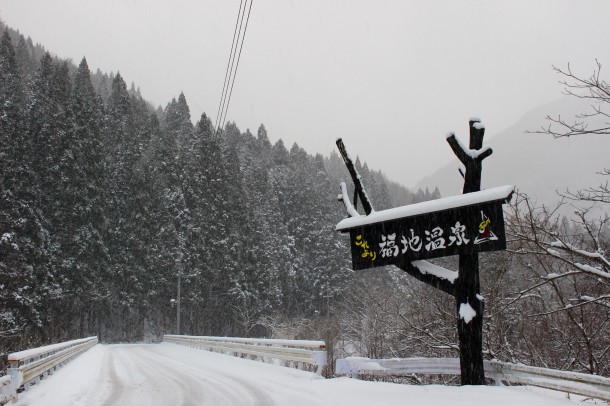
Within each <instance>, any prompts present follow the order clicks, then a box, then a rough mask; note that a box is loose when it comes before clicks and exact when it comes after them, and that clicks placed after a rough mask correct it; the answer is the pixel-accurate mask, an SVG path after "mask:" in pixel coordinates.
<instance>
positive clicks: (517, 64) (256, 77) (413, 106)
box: [0, 0, 610, 186]
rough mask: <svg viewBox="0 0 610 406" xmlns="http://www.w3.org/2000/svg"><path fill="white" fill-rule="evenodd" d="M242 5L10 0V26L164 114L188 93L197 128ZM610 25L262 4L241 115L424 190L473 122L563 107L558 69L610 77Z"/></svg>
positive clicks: (490, 7) (477, 11) (495, 13)
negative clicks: (342, 150) (108, 75)
mask: <svg viewBox="0 0 610 406" xmlns="http://www.w3.org/2000/svg"><path fill="white" fill-rule="evenodd" d="M239 6H240V2H239V1H238V0H217V1H211V0H205V1H204V0H171V1H169V0H168V1H161V0H122V1H119V0H53V1H50V0H0V18H1V19H2V20H3V21H4V22H5V23H6V24H7V25H9V26H11V27H13V28H16V29H18V30H20V31H21V32H22V33H23V34H25V35H26V36H30V37H31V38H32V40H33V41H34V42H38V43H41V44H43V45H44V46H45V47H46V48H47V49H48V50H50V51H51V52H53V53H55V54H57V55H58V56H60V57H63V58H71V59H72V60H73V61H74V62H75V63H78V62H79V61H80V59H81V58H82V57H83V56H86V57H87V61H88V63H89V67H90V68H91V69H93V70H95V69H97V68H100V69H101V70H102V71H106V72H110V71H113V72H117V71H119V72H120V73H121V75H123V77H124V78H125V80H126V81H127V82H128V83H130V82H132V81H133V82H135V84H136V86H139V87H140V89H141V92H142V94H143V96H144V98H146V99H147V100H149V101H151V102H152V103H153V104H155V105H162V106H165V105H166V104H167V103H168V102H169V101H170V100H171V99H172V97H177V96H178V95H179V94H180V92H181V91H183V92H184V94H185V96H186V98H187V101H188V103H189V106H190V108H191V114H192V116H193V121H196V120H198V119H199V117H200V115H201V113H202V112H206V114H208V115H209V116H210V117H212V119H214V118H215V117H216V112H217V109H218V103H219V100H220V95H221V91H222V84H223V79H224V74H225V69H226V64H227V59H228V56H229V51H230V48H231V40H232V38H233V29H234V26H235V20H236V17H237V12H238V9H239ZM609 18H610V1H608V0H570V1H568V0H536V1H532V0H527V1H520V0H511V1H506V0H504V1H493V0H468V1H466V0H453V1H437V0H421V1H411V0H375V1H373V0H368V1H360V0H307V1H305V0H303V1H296V0H295V1H289V0H254V3H253V6H252V13H251V16H250V22H249V26H248V32H247V36H246V40H245V44H244V48H243V52H242V56H241V62H240V65H239V71H238V73H237V79H236V82H235V87H234V90H233V96H232V99H231V106H230V108H229V112H228V117H227V118H228V120H232V121H235V122H236V123H237V125H238V126H239V127H240V128H241V130H242V131H245V130H246V128H250V130H251V131H252V132H254V133H255V132H256V129H257V128H258V126H259V125H260V123H264V124H265V126H266V128H267V130H268V132H269V137H270V139H271V141H272V142H275V141H277V140H278V139H279V138H282V139H283V140H284V142H285V143H286V145H287V147H288V148H289V147H290V146H291V145H292V144H293V143H294V142H296V143H298V144H299V145H300V146H301V147H303V148H305V149H306V150H307V151H308V152H309V153H316V152H320V153H323V154H325V155H328V154H329V153H330V151H331V150H333V149H334V148H335V145H334V141H335V139H336V138H338V137H343V138H344V140H345V143H346V145H347V148H348V150H349V151H350V153H351V155H359V156H360V157H361V159H363V160H365V161H367V162H368V164H369V166H370V167H372V168H375V169H381V170H382V171H384V172H385V173H386V174H387V175H388V176H389V177H390V178H391V179H394V180H397V181H399V182H401V183H403V184H405V185H406V186H412V185H414V184H415V183H416V182H417V181H418V180H420V179H421V178H423V177H424V176H426V175H427V174H429V173H431V172H432V171H434V170H435V169H437V168H438V167H440V166H441V165H442V164H445V163H447V162H449V161H450V160H453V159H455V158H454V156H453V155H452V153H451V151H450V148H449V146H448V145H447V143H446V141H445V135H446V134H447V133H448V132H449V131H456V133H457V134H458V137H462V139H465V137H466V136H467V121H468V119H469V118H470V117H472V116H477V117H480V118H481V119H482V121H483V124H485V126H486V128H487V130H486V134H487V137H493V134H495V133H498V132H500V131H502V130H503V129H505V128H507V127H509V126H510V125H511V124H512V123H514V122H515V121H517V120H518V119H519V118H520V117H521V116H522V115H523V114H524V113H525V112H527V111H528V110H530V109H531V108H533V107H536V106H539V105H541V104H543V103H546V102H549V101H551V100H554V99H556V98H558V97H559V96H560V91H561V86H560V85H559V84H558V83H557V81H558V79H559V77H558V76H557V75H556V74H555V73H554V72H553V71H552V67H551V65H557V66H561V67H565V66H566V65H567V63H570V64H571V66H572V68H573V69H574V70H575V71H577V72H579V73H582V74H583V75H584V74H589V73H591V72H592V71H593V68H594V67H595V58H597V59H598V60H599V61H600V62H601V63H602V64H603V65H604V69H610V66H608V64H610V45H609V44H610V24H608V20H609ZM602 72H604V71H602ZM606 77H608V76H606ZM549 113H552V112H549ZM491 159H493V158H491Z"/></svg>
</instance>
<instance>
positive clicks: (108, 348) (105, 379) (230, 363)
mask: <svg viewBox="0 0 610 406" xmlns="http://www.w3.org/2000/svg"><path fill="white" fill-rule="evenodd" d="M492 403H493V404H494V405H495V406H513V405H531V406H551V405H553V406H555V405H572V406H575V405H576V404H577V402H575V401H574V400H572V401H571V400H568V399H566V396H565V394H560V393H555V392H553V393H549V392H540V391H537V390H532V389H528V388H524V387H520V388H516V387H513V388H505V387H493V386H487V387H446V386H438V385H430V386H409V385H397V384H390V383H380V382H365V381H359V380H356V379H350V378H334V379H324V378H322V377H319V376H317V375H315V374H314V373H311V372H305V371H300V370H296V369H293V368H286V367H282V366H279V365H272V364H266V363H263V362H259V361H251V360H245V359H240V358H236V357H232V356H228V355H222V354H216V353H211V352H208V351H203V350H198V349H192V348H187V347H183V346H179V345H176V344H169V343H162V344H130V345H101V344H98V345H96V346H95V347H93V348H92V349H90V350H89V351H87V352H85V353H84V354H82V355H80V356H79V357H77V358H76V359H75V360H73V361H72V362H70V363H69V364H67V365H66V366H65V367H64V368H62V369H61V370H59V371H57V372H56V373H55V374H54V375H53V376H50V377H49V378H47V379H45V380H43V381H42V382H41V383H40V384H39V385H36V386H35V387H33V388H31V389H30V390H28V391H27V392H24V393H22V394H20V397H19V401H18V402H17V404H16V405H21V406H25V405H27V406H43V405H44V406H63V405H66V406H106V405H121V406H140V405H145V406H154V405H163V406H178V405H211V406H224V405H227V406H233V405H239V406H248V405H252V406H267V405H269V406H271V405H277V406H279V405H282V406H284V405H290V406H292V405H295V406H301V405H302V406H314V405H349V406H364V405H366V406H373V405H390V406H391V405H407V404H408V405H426V406H432V405H434V406H437V405H447V406H449V405H451V406H459V405H468V406H472V405H473V404H474V405H477V404H481V405H485V404H492ZM580 404H582V403H580Z"/></svg>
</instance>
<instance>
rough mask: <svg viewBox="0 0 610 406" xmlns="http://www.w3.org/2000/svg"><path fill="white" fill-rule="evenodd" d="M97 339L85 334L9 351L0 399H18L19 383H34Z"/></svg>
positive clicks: (24, 384) (24, 386)
mask: <svg viewBox="0 0 610 406" xmlns="http://www.w3.org/2000/svg"><path fill="white" fill-rule="evenodd" d="M97 343H98V339H97V337H88V338H81V339H79V340H72V341H66V342H63V343H58V344H51V345H45V346H43V347H38V348H32V349H29V350H24V351H19V352H14V353H12V354H9V356H8V364H9V367H8V369H7V370H6V372H7V375H6V376H5V377H3V378H2V380H1V381H0V383H1V384H2V387H1V388H2V389H1V392H0V402H6V401H8V400H17V393H18V391H19V389H20V388H21V387H23V388H24V389H28V388H29V387H30V386H32V385H35V384H36V383H38V382H40V380H41V379H43V378H44V377H46V376H48V375H50V374H52V373H53V372H54V371H55V370H56V369H57V368H58V367H61V366H62V365H64V364H65V363H66V362H68V361H70V360H71V359H73V358H74V357H76V356H77V355H79V354H81V353H82V352H84V351H86V350H88V349H89V348H91V347H93V346H94V345H95V344H97ZM4 399H6V400H4Z"/></svg>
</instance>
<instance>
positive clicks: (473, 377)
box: [447, 119, 492, 385]
mask: <svg viewBox="0 0 610 406" xmlns="http://www.w3.org/2000/svg"><path fill="white" fill-rule="evenodd" d="M469 127H470V146H469V147H470V148H469V149H468V150H466V148H465V147H464V146H463V145H461V144H460V143H459V142H458V140H457V139H456V138H455V134H452V135H450V136H449V137H447V142H448V143H449V145H450V146H451V149H452V150H453V152H454V153H455V155H456V156H457V157H458V159H459V160H460V161H461V162H462V163H463V164H464V167H465V168H466V170H465V173H464V188H463V193H472V192H478V191H480V190H481V169H482V161H483V159H485V158H487V157H488V156H490V155H491V154H492V150H491V149H484V150H482V149H481V148H482V147H483V136H484V134H485V127H484V126H483V125H481V122H480V120H478V119H471V120H470V121H469ZM473 215H476V213H473ZM454 286H455V291H454V296H455V306H456V315H457V328H458V336H459V342H460V369H461V376H462V385H484V384H485V371H484V369H483V311H484V302H483V298H482V296H481V293H480V292H481V287H480V281H479V254H478V252H476V251H475V249H474V245H470V246H468V248H467V249H466V251H465V252H463V253H460V254H459V276H458V278H457V279H456V281H455V283H454ZM470 308H471V309H472V310H474V311H475V312H476V314H475V316H474V317H472V318H469V317H465V313H466V312H467V311H468V310H469V309H470Z"/></svg>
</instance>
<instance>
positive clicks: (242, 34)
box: [216, 0, 254, 132]
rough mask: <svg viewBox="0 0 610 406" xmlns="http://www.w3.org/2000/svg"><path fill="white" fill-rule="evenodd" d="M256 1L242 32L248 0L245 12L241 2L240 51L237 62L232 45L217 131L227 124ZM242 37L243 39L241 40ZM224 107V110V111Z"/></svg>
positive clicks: (235, 49) (234, 48) (246, 4)
mask: <svg viewBox="0 0 610 406" xmlns="http://www.w3.org/2000/svg"><path fill="white" fill-rule="evenodd" d="M253 2H254V0H250V6H249V7H248V16H247V17H246V24H245V25H244V29H243V32H242V25H243V20H244V16H245V14H246V7H247V6H248V0H246V3H245V5H244V8H243V12H242V8H241V4H240V13H239V14H238V17H237V18H238V20H239V19H240V16H241V21H240V23H239V30H238V35H237V42H235V41H234V44H235V45H237V44H239V53H238V54H237V62H235V53H236V52H237V47H236V46H235V47H233V46H232V47H231V53H232V54H231V58H230V63H229V64H230V66H231V68H230V69H229V73H230V74H229V81H228V82H227V86H226V87H224V88H223V99H224V100H222V99H221V106H222V107H221V110H220V117H219V119H220V120H219V121H218V123H217V127H216V132H218V131H219V130H220V129H221V128H222V127H224V124H225V120H226V118H227V112H228V111H229V103H230V102H231V95H232V94H233V86H234V85H235V77H236V76H237V69H238V68H239V61H240V59H241V51H242V49H243V46H244V41H245V39H246V32H247V30H248V22H249V21H250V12H251V11H252V3H253ZM236 26H237V23H236ZM240 37H241V40H240ZM234 39H235V35H234ZM233 62H235V69H233ZM229 83H230V87H229ZM227 90H228V96H227ZM223 109H224V111H223Z"/></svg>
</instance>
